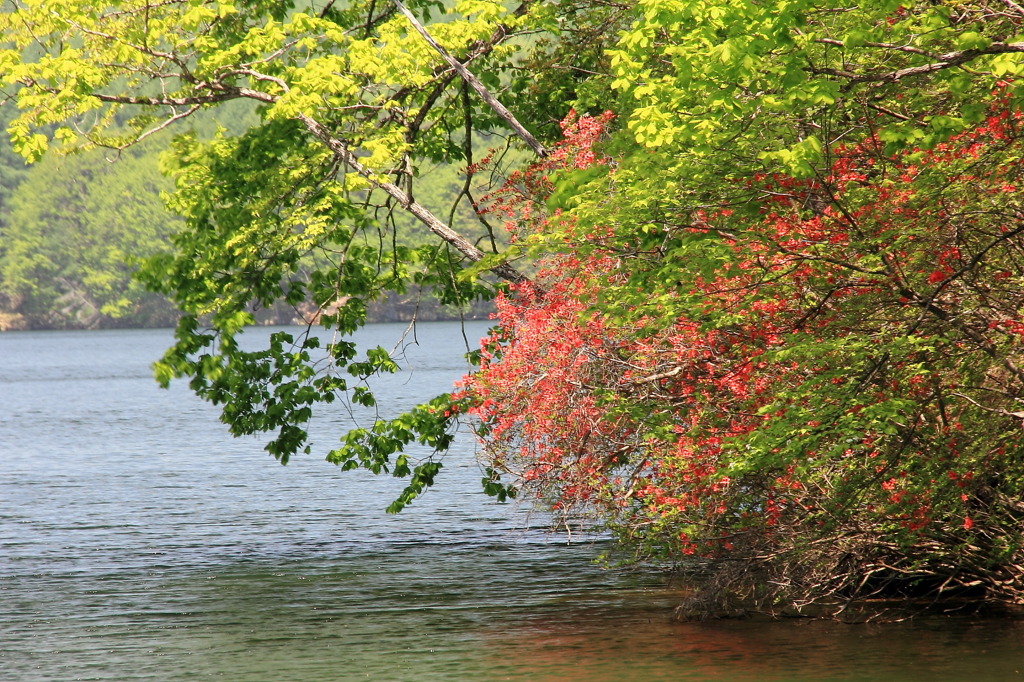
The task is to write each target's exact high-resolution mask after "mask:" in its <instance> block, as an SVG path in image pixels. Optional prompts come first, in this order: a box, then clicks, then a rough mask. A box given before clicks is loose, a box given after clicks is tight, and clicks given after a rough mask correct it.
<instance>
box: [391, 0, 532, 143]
mask: <svg viewBox="0 0 1024 682" xmlns="http://www.w3.org/2000/svg"><path fill="white" fill-rule="evenodd" d="M391 1H392V2H393V3H394V4H395V7H397V8H398V11H399V12H401V13H402V14H404V15H405V18H406V19H408V20H409V23H411V24H412V25H413V28H415V29H416V31H417V32H418V33H419V34H420V35H421V36H423V39H424V40H426V41H427V43H429V44H430V46H431V47H433V48H434V49H435V50H436V51H437V53H438V54H440V55H441V57H442V58H443V59H444V60H445V61H446V62H448V65H449V66H451V67H452V68H453V69H455V71H456V72H457V73H458V74H459V75H460V76H461V77H462V79H463V80H464V81H466V82H467V83H469V85H470V86H471V87H472V88H473V89H474V90H476V92H477V94H478V95H480V98H481V99H483V101H484V102H486V103H487V105H488V106H490V107H491V109H493V110H494V112H495V113H496V114H498V116H500V117H501V118H502V119H503V120H504V121H505V122H506V123H508V125H509V127H511V128H512V130H514V131H515V133H516V135H518V136H519V137H520V139H522V140H523V142H525V143H526V145H527V146H528V147H529V148H530V149H532V150H533V151H534V153H535V154H537V156H540V157H544V156H547V153H548V152H547V150H546V149H545V148H544V145H542V144H541V143H540V142H538V141H537V138H535V137H534V136H533V135H532V134H530V131H528V130H527V129H526V128H524V127H523V125H522V124H521V123H520V122H519V121H518V120H517V119H516V117H515V116H514V115H513V114H512V112H510V111H509V110H508V109H506V108H505V105H503V104H502V103H501V102H499V101H498V100H497V98H495V97H494V95H492V94H491V93H490V91H488V90H487V88H486V87H484V84H483V83H481V82H480V79H478V78H477V77H476V76H474V75H473V74H472V73H470V71H469V69H467V68H466V67H465V65H463V64H462V62H460V61H459V60H457V59H455V57H453V56H451V55H450V54H448V51H447V50H445V49H444V48H443V47H442V46H441V45H440V44H439V43H438V42H437V41H436V40H434V39H433V38H432V37H431V35H430V34H429V33H427V29H425V28H423V25H422V24H421V23H420V22H419V20H418V19H417V18H416V16H415V15H414V14H413V13H412V12H410V11H409V10H408V9H407V8H406V7H405V5H403V4H402V3H401V2H400V0H391Z"/></svg>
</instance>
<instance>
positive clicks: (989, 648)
mask: <svg viewBox="0 0 1024 682" xmlns="http://www.w3.org/2000/svg"><path fill="white" fill-rule="evenodd" d="M402 329H403V327H402V326H401V325H372V326H370V327H368V328H366V329H365V330H364V331H363V332H362V333H361V334H360V336H359V337H357V340H358V341H359V343H360V344H361V345H362V346H363V347H369V346H374V345H377V344H380V345H384V346H385V347H387V348H391V347H392V346H394V344H395V342H396V341H397V340H398V338H399V336H400V335H401V332H402ZM485 329H486V323H467V326H466V335H467V336H468V338H469V340H470V341H471V342H475V341H476V340H477V339H479V338H480V337H481V336H482V335H483V334H484V331H485ZM269 333H270V332H269V330H267V329H264V328H259V329H253V330H250V331H248V332H246V335H245V336H246V337H247V338H248V339H249V341H248V342H249V343H252V344H256V345H259V344H261V343H263V342H264V341H265V339H266V338H267V336H268V334H269ZM416 336H417V339H418V342H419V344H418V345H413V346H410V347H409V348H408V349H407V353H406V356H405V357H402V358H400V359H399V362H400V364H401V365H402V367H403V371H402V372H400V373H399V374H398V375H395V376H392V377H386V378H385V379H382V380H381V381H378V382H375V383H374V389H375V390H376V392H377V397H378V401H379V403H380V405H381V410H382V412H385V413H387V414H393V413H396V412H398V411H400V410H402V409H405V408H407V407H409V406H412V405H414V404H416V403H418V402H422V401H423V400H426V399H429V398H430V397H432V396H433V395H436V394H437V393H440V392H443V391H445V390H448V389H449V388H450V387H451V385H452V382H453V381H455V380H456V379H458V378H459V377H460V376H461V375H462V374H463V373H464V372H465V370H466V365H465V361H464V360H463V358H462V353H463V352H464V351H465V348H464V342H463V337H462V330H461V328H460V326H459V324H458V323H444V322H438V323H427V324H422V325H419V327H418V329H417V334H416ZM170 341H171V332H170V331H169V330H118V331H91V332H19V333H10V334H3V335H0V465H2V466H0V679H2V680H9V681H11V682H24V681H29V680H142V679H150V680H160V681H169V680H198V679H208V678H218V679H226V680H241V681H248V680H253V681H257V680H259V681H264V680H267V681H269V680H273V681H275V682H286V681H290V680H295V681H309V682H312V681H314V680H316V681H318V682H323V681H330V680H597V681H614V680H638V681H639V680H643V681H651V682H653V681H658V680H720V681H721V680H724V681H731V680H737V681H739V680H744V681H746V680H750V681H754V680H879V681H881V680H894V681H895V680H900V681H906V680H927V681H928V682H937V681H939V680H966V681H969V682H984V681H987V680H1014V679H1022V680H1024V674H1022V672H1021V671H1024V623H1020V622H1009V621H984V620H977V621H973V620H956V619H950V620H928V621H918V622H913V623H903V624H896V625H856V626H850V625H840V624H834V623H823V622H812V621H804V620H796V621H780V622H775V623H764V622H745V621H728V622H727V621H722V622H712V623H678V622H674V621H673V620H672V618H671V616H672V607H673V606H674V605H675V603H676V602H677V601H678V592H677V590H676V588H675V587H674V586H673V585H672V584H671V582H670V581H669V580H668V579H667V578H666V577H665V576H664V575H662V574H661V573H659V572H657V571H654V570H644V571H624V570H608V569H605V568H602V566H601V565H599V564H597V563H595V557H596V556H597V555H598V554H600V553H601V552H602V551H604V550H606V549H607V547H606V545H605V544H604V543H603V541H602V540H601V539H600V538H595V539H591V540H588V541H585V542H573V543H572V544H568V543H567V542H566V538H565V536H564V535H563V534H559V533H554V532H548V531H547V530H546V529H545V528H544V524H543V515H542V514H532V515H531V514H530V513H529V509H526V508H523V507H518V506H515V505H508V504H498V503H496V502H494V501H493V500H492V499H491V498H488V497H486V496H485V495H484V494H483V493H482V492H481V491H480V478H481V473H480V470H479V467H478V466H477V464H476V460H475V456H476V455H475V443H474V440H473V437H472V434H470V433H468V431H467V432H466V433H463V434H461V435H460V438H459V439H458V441H457V443H456V445H455V447H454V448H453V449H452V451H451V452H450V453H449V454H448V456H447V457H446V458H445V460H444V463H445V467H444V469H443V471H442V473H441V475H440V476H439V477H438V484H437V486H436V488H435V489H432V490H431V491H430V492H429V493H428V494H427V495H426V496H425V497H423V498H422V499H420V500H417V501H416V502H415V503H414V504H413V505H412V506H411V507H409V508H408V509H406V511H404V512H403V513H402V514H400V515H397V516H390V515H387V514H385V513H384V509H385V508H386V507H387V505H388V503H389V502H390V501H391V500H392V499H393V498H394V496H395V495H396V494H397V493H398V491H399V490H401V488H402V487H403V484H402V482H401V481H400V480H396V479H392V478H389V477H374V476H372V475H370V474H368V473H366V472H358V471H357V472H344V473H343V472H341V471H340V470H339V469H338V468H336V467H334V466H332V465H330V464H327V463H326V462H324V461H323V455H324V454H325V453H326V452H327V450H329V449H331V447H333V444H334V443H336V442H337V439H338V437H339V436H340V435H341V434H342V433H344V431H345V430H346V429H347V428H349V426H350V425H351V423H352V422H351V419H352V416H351V415H350V414H349V412H348V411H347V410H346V409H345V408H344V406H342V405H337V406H336V407H335V406H331V407H332V409H333V410H334V411H333V412H332V413H329V414H328V413H324V414H320V415H318V416H317V417H316V418H315V421H314V423H313V424H312V426H311V429H310V431H311V433H312V434H313V440H314V448H313V454H312V455H301V454H300V455H298V456H296V457H295V458H293V460H292V462H291V463H290V464H289V465H288V466H286V467H282V466H281V465H280V464H278V463H277V462H275V461H274V459H273V458H272V457H270V456H269V455H267V454H266V452H264V451H263V449H262V448H263V441H261V440H257V439H239V440H234V439H232V438H231V437H230V436H229V434H228V433H227V429H226V427H225V426H224V425H223V424H221V423H220V422H219V421H218V419H217V416H218V412H217V410H216V408H214V407H212V406H210V405H208V404H206V403H203V402H202V401H200V400H199V399H198V398H196V397H195V396H193V395H191V393H189V391H188V388H187V386H185V385H184V383H183V382H176V383H175V384H174V385H172V387H171V389H170V390H168V391H163V390H160V389H158V388H157V386H156V385H155V384H154V382H153V379H152V377H151V375H150V371H149V365H150V364H151V363H152V362H153V360H155V359H156V358H158V357H159V356H160V354H161V352H162V351H163V349H164V348H165V347H166V346H167V345H169V343H170ZM356 416H357V417H358V418H362V419H365V416H366V415H365V414H357V415H356ZM420 454H424V453H420Z"/></svg>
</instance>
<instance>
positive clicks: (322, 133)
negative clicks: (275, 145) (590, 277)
mask: <svg viewBox="0 0 1024 682" xmlns="http://www.w3.org/2000/svg"><path fill="white" fill-rule="evenodd" d="M298 119H299V120H300V121H302V123H303V125H305V126H306V129H307V130H309V132H310V133H312V134H313V136H314V137H316V138H317V139H318V140H320V141H321V142H323V143H324V145H326V146H327V148H328V149H330V150H331V151H332V152H334V153H335V154H337V155H338V156H339V157H340V158H341V159H342V161H344V162H345V163H346V164H347V165H348V166H350V167H351V168H353V169H354V170H355V171H356V172H357V173H359V175H361V176H363V177H364V178H366V180H368V181H369V182H370V184H371V185H373V186H374V187H376V188H378V189H381V190H383V191H384V192H385V193H387V194H388V195H389V196H391V198H392V199H394V200H395V201H396V202H398V205H399V206H401V207H402V208H404V209H405V210H407V211H409V213H411V214H413V215H414V216H416V218H417V219H419V220H420V222H422V223H423V224H425V225H426V226H427V227H429V228H430V231H431V232H433V233H434V234H436V235H437V236H439V237H441V239H443V240H444V241H445V242H447V243H449V244H451V245H452V246H454V247H455V248H456V249H457V250H458V251H459V253H461V254H462V255H463V256H465V257H466V258H468V259H469V260H471V261H473V262H474V263H476V262H479V261H480V260H482V259H483V258H484V256H485V255H486V254H484V252H483V251H481V250H480V249H478V248H476V247H475V246H473V244H472V242H470V241H469V240H468V239H466V238H465V237H463V236H462V235H460V234H459V233H458V232H456V231H455V230H453V229H452V228H450V227H448V226H447V225H445V224H444V223H443V222H441V221H440V220H438V218H437V217H436V216H434V214H433V213H431V212H430V211H428V210H427V209H426V208H424V207H423V206H422V205H421V204H420V203H418V202H417V201H415V200H414V199H413V198H412V197H410V196H409V195H408V194H407V193H406V192H404V191H402V190H401V189H400V188H399V187H398V186H397V185H395V184H394V183H391V182H387V181H385V180H381V179H380V178H379V177H378V176H377V175H376V174H375V173H373V172H372V171H371V170H370V169H369V168H366V167H365V166H363V165H362V164H361V163H359V159H358V158H357V157H356V155H355V154H353V153H352V151H351V150H349V148H348V145H347V144H346V143H345V142H343V141H342V140H339V139H338V138H336V137H333V136H332V135H331V134H330V133H329V132H328V131H327V130H326V129H325V128H324V127H323V126H322V125H320V124H319V123H318V122H317V121H315V120H313V119H312V118H310V117H309V116H307V115H306V114H302V113H300V114H298ZM491 270H492V271H493V272H494V273H495V274H496V275H498V276H499V277H501V278H502V279H506V280H508V281H509V282H512V283H516V284H519V283H524V282H528V281H529V278H528V277H527V276H526V275H524V274H522V273H521V272H519V271H518V270H516V269H515V268H513V267H512V266H511V265H509V264H508V263H500V264H498V265H496V266H494V267H492V268H491Z"/></svg>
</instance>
